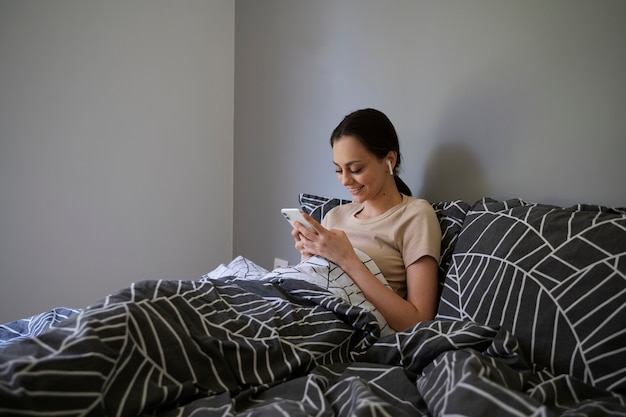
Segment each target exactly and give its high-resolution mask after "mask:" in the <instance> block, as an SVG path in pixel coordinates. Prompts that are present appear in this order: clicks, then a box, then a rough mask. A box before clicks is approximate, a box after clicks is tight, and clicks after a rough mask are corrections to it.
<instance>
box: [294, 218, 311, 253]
mask: <svg viewBox="0 0 626 417" xmlns="http://www.w3.org/2000/svg"><path fill="white" fill-rule="evenodd" d="M301 227H304V226H301ZM291 236H293V239H294V240H295V242H296V243H295V245H294V246H295V248H296V250H297V251H298V252H300V259H301V260H302V261H306V260H307V259H309V258H310V257H311V256H313V255H314V254H313V253H310V252H307V250H306V249H304V240H305V239H306V237H304V235H303V234H302V233H300V231H299V230H298V226H297V225H296V226H295V227H294V228H293V229H292V230H291Z"/></svg>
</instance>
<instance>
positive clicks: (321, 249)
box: [292, 214, 438, 331]
mask: <svg viewBox="0 0 626 417" xmlns="http://www.w3.org/2000/svg"><path fill="white" fill-rule="evenodd" d="M305 218H306V220H307V221H308V222H309V223H311V225H312V226H313V229H314V231H313V232H311V231H309V230H307V229H306V228H305V227H304V226H302V225H298V224H296V226H295V228H294V230H293V232H292V235H293V236H294V239H295V240H296V245H295V246H296V249H297V250H298V251H299V252H300V253H301V254H302V256H303V258H304V257H306V256H310V255H312V254H317V255H320V256H323V257H324V258H326V259H329V260H330V261H332V262H334V263H335V264H337V265H339V267H341V269H343V270H344V271H345V272H346V273H347V274H348V276H349V277H350V278H351V279H352V280H353V281H354V283H355V284H356V285H357V286H358V287H359V289H360V290H361V291H362V292H363V295H364V296H365V298H367V299H368V300H369V301H370V302H371V303H372V304H373V305H374V306H375V307H376V309H378V311H380V313H381V314H382V315H383V317H385V320H387V323H389V325H390V326H391V328H393V329H394V330H397V331H398V330H404V329H406V328H407V327H409V326H412V325H413V324H415V323H417V322H419V321H423V320H430V319H432V318H433V317H434V315H435V309H436V304H437V294H438V281H437V261H436V260H435V259H434V258H432V257H430V256H424V257H422V258H420V259H418V260H417V261H416V262H414V263H413V264H411V265H409V266H408V267H407V269H406V276H407V299H406V300H405V299H404V298H402V297H400V296H399V295H398V294H396V293H395V292H393V291H392V290H391V289H389V288H388V287H386V286H384V285H383V284H382V283H381V282H380V281H379V280H378V279H377V278H376V277H375V276H374V275H372V273H371V272H370V271H369V270H368V269H367V267H365V265H363V263H362V262H361V260H360V259H359V257H358V256H357V254H356V253H355V252H354V249H353V247H352V245H351V244H350V241H349V239H348V237H347V236H346V234H345V233H344V232H343V231H341V230H335V229H332V230H328V229H326V228H324V227H323V226H322V225H321V224H319V223H318V222H316V221H315V220H314V219H313V218H311V217H310V216H308V215H306V214H305Z"/></svg>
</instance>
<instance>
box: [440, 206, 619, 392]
mask: <svg viewBox="0 0 626 417" xmlns="http://www.w3.org/2000/svg"><path fill="white" fill-rule="evenodd" d="M437 318H440V319H456V320H471V321H475V322H479V323H484V324H490V325H494V324H495V325H501V326H503V327H505V328H508V329H509V330H510V331H511V332H512V333H514V334H515V335H516V336H517V337H518V338H519V340H520V347H521V349H522V350H523V351H524V353H525V354H526V356H527V358H528V359H529V360H531V361H532V362H534V363H536V364H538V365H540V366H544V367H546V368H548V369H549V370H550V371H551V372H553V373H554V374H564V373H565V374H570V375H573V376H575V377H577V378H579V379H581V380H583V381H585V382H588V383H591V384H593V385H596V386H598V387H601V388H605V389H609V390H614V391H617V392H621V393H622V394H623V393H626V368H625V367H624V366H623V364H625V363H626V348H625V347H626V328H625V327H624V323H626V209H612V208H607V207H598V206H589V205H577V206H573V207H569V208H561V207H555V206H549V205H543V204H534V203H527V202H524V201H522V200H508V201H496V200H492V199H488V198H485V199H483V200H481V201H479V202H478V203H476V204H475V205H474V206H473V207H472V209H471V210H470V212H469V213H468V214H467V216H466V218H465V222H464V225H463V229H462V230H461V233H460V234H459V236H458V240H457V243H456V247H455V250H454V254H453V257H452V262H451V265H450V269H449V271H448V274H447V277H446V281H445V284H444V289H443V292H442V296H441V301H440V303H439V309H438V313H437Z"/></svg>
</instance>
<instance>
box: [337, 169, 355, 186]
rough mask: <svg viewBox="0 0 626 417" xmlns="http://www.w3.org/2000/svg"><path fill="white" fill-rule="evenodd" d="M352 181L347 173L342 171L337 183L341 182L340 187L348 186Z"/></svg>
mask: <svg viewBox="0 0 626 417" xmlns="http://www.w3.org/2000/svg"><path fill="white" fill-rule="evenodd" d="M352 181H353V178H352V175H351V174H350V172H349V171H343V172H342V173H341V174H339V182H341V185H350V184H351V183H352Z"/></svg>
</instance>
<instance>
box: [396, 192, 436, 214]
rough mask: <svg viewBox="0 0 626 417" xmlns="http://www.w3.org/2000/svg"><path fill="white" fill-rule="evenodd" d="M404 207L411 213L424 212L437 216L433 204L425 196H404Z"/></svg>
mask: <svg viewBox="0 0 626 417" xmlns="http://www.w3.org/2000/svg"><path fill="white" fill-rule="evenodd" d="M403 208H404V211H406V212H408V213H409V214H411V215H416V214H424V215H426V216H435V217H436V216H437V213H436V212H435V209H434V208H433V206H432V204H430V203H429V202H428V201H427V200H424V199H423V198H415V197H408V196H404V201H403Z"/></svg>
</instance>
